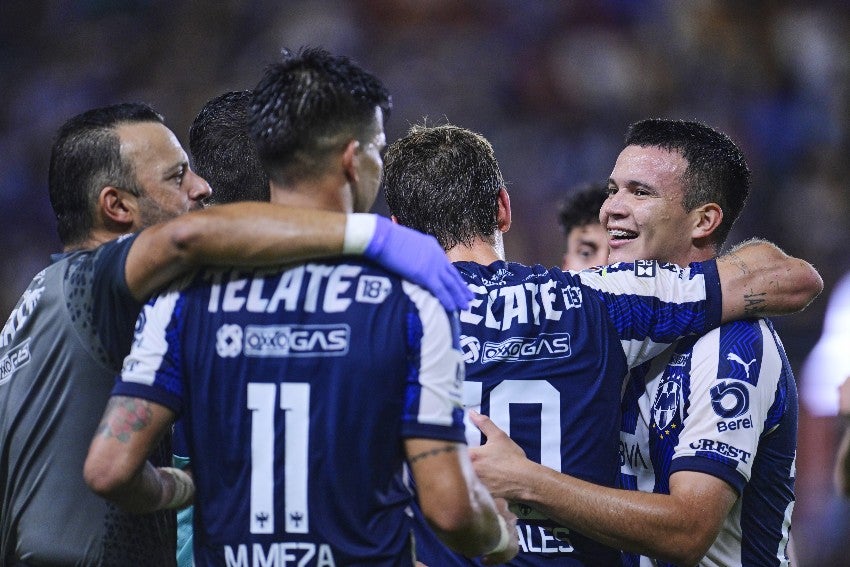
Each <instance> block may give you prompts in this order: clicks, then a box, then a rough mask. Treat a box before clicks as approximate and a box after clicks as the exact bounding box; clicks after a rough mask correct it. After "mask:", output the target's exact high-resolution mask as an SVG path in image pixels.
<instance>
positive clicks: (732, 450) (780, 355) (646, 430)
mask: <svg viewBox="0 0 850 567" xmlns="http://www.w3.org/2000/svg"><path fill="white" fill-rule="evenodd" d="M620 435H621V440H620V465H621V474H620V484H621V486H622V487H623V488H628V489H632V490H641V491H644V492H656V493H661V494H669V492H670V488H669V480H670V475H671V474H673V473H675V472H676V471H685V470H689V471H698V472H702V473H706V474H710V475H712V476H715V477H717V478H720V479H722V480H724V481H726V482H727V483H728V484H729V485H731V486H732V487H733V488H734V489H735V490H736V491H737V492H738V494H739V498H738V500H737V502H736V503H735V505H734V506H733V508H732V510H731V512H730V514H729V516H728V517H727V518H726V519H725V521H724V523H723V526H722V528H721V531H720V534H719V536H718V537H717V540H716V541H715V542H714V543H713V544H712V546H711V548H710V549H709V551H708V553H707V554H706V556H705V557H704V558H703V559H702V561H701V562H700V565H707V566H732V565H735V566H745V567H746V566H768V565H788V558H787V554H786V546H787V544H788V532H789V529H790V524H791V511H792V509H793V507H794V476H795V457H796V446H797V441H796V439H797V437H796V436H797V389H796V385H795V381H794V376H793V374H792V372H791V367H790V365H789V364H788V360H787V358H786V356H785V351H784V349H783V347H782V343H781V342H780V340H779V337H778V336H777V335H776V333H775V332H774V330H773V326H772V325H771V324H770V322H769V321H767V320H763V319H761V320H756V319H752V320H746V321H736V322H733V323H727V324H724V325H723V326H721V327H720V328H718V329H715V330H713V331H711V332H710V333H708V334H706V335H704V336H702V337H699V338H697V337H688V338H685V339H682V340H681V341H679V342H678V343H677V344H675V345H673V346H672V347H671V348H670V349H669V350H668V352H667V353H666V354H665V355H664V356H659V357H658V358H656V359H655V360H652V361H650V362H649V363H647V364H644V365H642V366H640V367H638V368H635V369H633V370H632V372H631V376H630V377H629V382H628V384H627V386H626V392H625V396H624V398H623V423H622V431H621V434H620ZM624 564H625V565H627V566H638V565H640V566H642V567H645V566H648V565H669V564H668V563H664V562H662V561H655V560H652V559H649V558H647V557H638V556H636V555H631V554H624Z"/></svg>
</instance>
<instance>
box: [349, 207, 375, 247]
mask: <svg viewBox="0 0 850 567" xmlns="http://www.w3.org/2000/svg"><path fill="white" fill-rule="evenodd" d="M377 224H378V217H377V216H375V215H373V214H371V213H349V214H348V215H346V217H345V240H343V242H342V253H343V254H357V255H360V254H363V252H364V251H365V250H366V247H367V246H369V242H371V240H372V237H373V236H374V235H375V226H377Z"/></svg>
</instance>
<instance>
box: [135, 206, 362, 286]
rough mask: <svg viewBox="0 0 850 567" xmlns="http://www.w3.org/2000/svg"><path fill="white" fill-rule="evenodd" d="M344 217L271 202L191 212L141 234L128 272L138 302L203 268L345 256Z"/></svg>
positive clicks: (258, 264)
mask: <svg viewBox="0 0 850 567" xmlns="http://www.w3.org/2000/svg"><path fill="white" fill-rule="evenodd" d="M345 224H346V215H345V214H343V213H335V212H330V211H321V210H317V209H300V208H294V207H283V206H280V205H273V204H270V203H248V202H246V203H234V204H230V205H217V206H214V207H209V208H207V209H204V210H202V211H193V212H190V213H186V214H184V215H181V216H179V217H177V218H175V219H172V220H170V221H168V222H165V223H160V224H157V225H154V226H151V227H149V228H147V229H145V230H143V231H142V232H141V233H140V234H139V236H138V237H137V238H136V241H135V242H134V243H133V245H132V247H131V248H130V252H129V253H128V255H127V265H126V268H125V273H126V278H127V284H128V286H129V287H130V290H131V292H132V293H133V295H134V296H135V297H136V299H139V300H144V299H146V298H147V297H149V296H150V295H151V294H152V293H154V292H155V291H157V290H158V289H160V288H161V287H163V286H164V285H166V284H167V283H169V282H170V281H171V280H173V279H174V278H176V277H179V276H181V275H183V274H185V273H187V272H189V271H190V270H192V269H195V268H197V267H199V266H203V265H216V266H268V265H278V264H283V263H286V262H294V261H298V260H303V259H306V258H321V257H326V256H332V255H337V254H340V253H341V252H342V246H343V241H344V236H345Z"/></svg>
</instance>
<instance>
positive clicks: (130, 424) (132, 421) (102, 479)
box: [83, 396, 194, 514]
mask: <svg viewBox="0 0 850 567" xmlns="http://www.w3.org/2000/svg"><path fill="white" fill-rule="evenodd" d="M174 417H175V414H174V412H172V411H171V410H170V409H168V408H166V407H165V406H162V405H160V404H157V403H154V402H150V401H148V400H145V399H142V398H131V397H126V396H113V397H111V398H110V400H109V403H108V404H107V406H106V410H105V412H104V414H103V419H102V420H101V422H100V425H99V426H98V429H97V431H96V433H95V436H94V439H93V440H92V443H91V445H90V447H89V453H88V457H87V458H86V463H85V467H84V470H83V476H84V477H85V480H86V484H88V485H89V488H91V489H92V490H93V491H94V492H95V493H97V494H99V495H100V496H102V497H104V498H106V499H108V500H111V501H112V502H115V503H116V504H117V505H118V506H120V507H121V508H123V509H125V510H127V511H129V512H133V513H140V514H141V513H148V512H153V511H154V510H159V509H163V508H180V507H183V506H185V505H187V504H189V503H191V499H192V496H193V494H194V484H193V483H192V481H191V478H190V477H189V476H188V475H187V474H186V473H184V472H182V471H179V470H177V469H172V468H156V467H154V466H153V465H152V464H150V462H148V460H147V458H148V455H150V453H151V451H152V450H153V449H154V447H155V446H156V445H157V443H159V441H160V439H161V438H162V436H163V435H164V434H165V433H167V432H168V431H169V429H170V427H171V424H172V423H173V422H174Z"/></svg>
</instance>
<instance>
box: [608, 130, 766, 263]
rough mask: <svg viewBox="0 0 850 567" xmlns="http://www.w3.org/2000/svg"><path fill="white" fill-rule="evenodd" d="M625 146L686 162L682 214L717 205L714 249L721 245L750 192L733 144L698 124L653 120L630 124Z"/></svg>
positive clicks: (747, 173) (743, 162)
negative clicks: (671, 154) (653, 149)
mask: <svg viewBox="0 0 850 567" xmlns="http://www.w3.org/2000/svg"><path fill="white" fill-rule="evenodd" d="M625 143H626V145H627V146H632V145H634V146H654V147H658V148H662V149H665V150H667V151H675V152H678V153H680V154H681V155H682V157H683V158H685V159H686V160H687V162H688V167H687V169H685V172H684V174H683V175H682V183H683V186H684V194H685V195H684V200H683V203H682V205H683V206H684V208H685V210H686V211H691V210H693V209H694V208H696V207H698V206H700V205H704V204H706V203H717V204H718V205H720V208H721V209H723V220H722V222H721V223H720V225H719V226H718V227H717V229H716V230H715V231H714V234H713V236H714V239H715V240H716V243H717V247H718V248H719V247H720V246H722V245H723V243H724V242H725V241H726V237H728V236H729V231H730V230H732V225H733V224H734V223H735V220H736V219H737V218H738V215H739V214H740V213H741V210H742V209H743V208H744V204H745V203H746V201H747V196H748V195H749V192H750V170H749V167H748V166H747V161H746V159H745V158H744V154H743V152H741V150H740V149H739V148H738V146H737V145H736V144H735V142H733V141H732V139H731V138H729V136H727V135H726V134H724V133H722V132H719V131H717V130H715V129H713V128H711V127H710V126H707V125H705V124H702V123H700V122H693V121H686V120H667V119H661V118H653V119H649V120H642V121H640V122H635V123H634V124H632V125H631V126H630V127H629V130H628V132H627V133H626V139H625Z"/></svg>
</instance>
